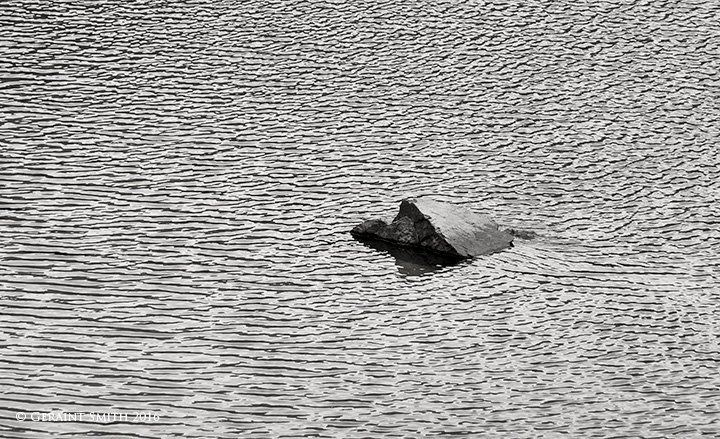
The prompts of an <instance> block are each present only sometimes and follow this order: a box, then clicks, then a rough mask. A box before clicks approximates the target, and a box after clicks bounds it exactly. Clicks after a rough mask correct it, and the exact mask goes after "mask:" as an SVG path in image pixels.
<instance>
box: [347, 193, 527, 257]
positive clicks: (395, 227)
mask: <svg viewBox="0 0 720 439" xmlns="http://www.w3.org/2000/svg"><path fill="white" fill-rule="evenodd" d="M350 233H351V234H352V236H353V237H354V238H356V239H358V240H360V241H365V240H378V241H384V242H388V243H391V244H394V245H397V246H401V247H409V248H414V249H418V250H423V251H429V252H433V253H437V254H440V255H443V256H446V257H449V258H454V259H458V260H459V259H469V258H472V257H474V256H480V255H486V254H490V253H494V252H497V251H500V250H502V249H505V248H508V247H512V245H513V244H512V241H513V236H512V235H511V234H510V233H507V232H504V231H501V230H499V229H498V225H497V224H496V223H495V221H493V220H492V219H490V218H489V217H488V216H486V215H481V214H478V213H475V212H473V211H471V210H468V209H466V208H464V207H460V206H456V205H454V204H451V203H446V202H441V201H436V200H433V199H431V198H425V197H423V198H410V199H406V200H403V201H402V202H401V203H400V212H399V213H398V214H397V216H396V217H395V219H394V220H393V221H392V222H391V223H390V224H387V223H386V222H385V221H382V220H368V221H365V222H364V223H362V224H360V225H358V226H356V227H355V228H353V229H352V230H351V231H350Z"/></svg>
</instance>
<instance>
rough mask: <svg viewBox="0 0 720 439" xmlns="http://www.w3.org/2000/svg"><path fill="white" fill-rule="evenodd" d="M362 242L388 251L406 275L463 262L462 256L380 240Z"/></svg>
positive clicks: (427, 272) (376, 248)
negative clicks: (400, 245)
mask: <svg viewBox="0 0 720 439" xmlns="http://www.w3.org/2000/svg"><path fill="white" fill-rule="evenodd" d="M362 242H363V244H365V245H366V246H368V247H370V248H372V249H375V250H378V251H381V252H384V253H387V254H389V255H390V256H392V257H393V258H395V265H396V266H397V269H398V271H399V272H400V274H403V275H406V276H420V275H423V274H429V273H432V272H433V271H437V270H439V269H441V268H443V267H448V266H453V265H457V264H459V263H461V262H462V259H460V258H451V257H448V256H443V255H440V254H437V253H432V252H429V251H422V250H416V249H412V248H406V247H399V246H396V245H392V244H389V243H386V242H383V241H379V240H373V239H363V240H362Z"/></svg>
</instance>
